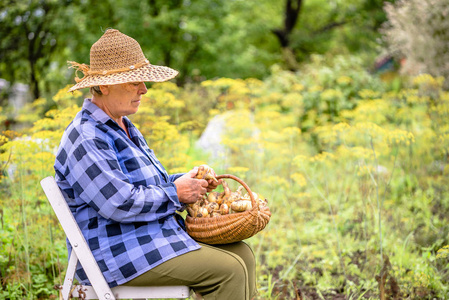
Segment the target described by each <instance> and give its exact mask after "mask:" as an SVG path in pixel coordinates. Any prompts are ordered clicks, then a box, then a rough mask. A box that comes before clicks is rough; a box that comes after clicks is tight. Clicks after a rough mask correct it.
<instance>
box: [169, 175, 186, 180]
mask: <svg viewBox="0 0 449 300" xmlns="http://www.w3.org/2000/svg"><path fill="white" fill-rule="evenodd" d="M184 174H185V173H178V174H171V175H168V180H169V181H170V182H175V180H176V179H178V178H179V177H181V176H182V175H184Z"/></svg>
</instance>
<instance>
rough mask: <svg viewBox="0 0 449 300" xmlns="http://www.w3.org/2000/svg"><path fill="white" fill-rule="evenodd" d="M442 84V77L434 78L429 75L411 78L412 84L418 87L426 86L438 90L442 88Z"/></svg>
mask: <svg viewBox="0 0 449 300" xmlns="http://www.w3.org/2000/svg"><path fill="white" fill-rule="evenodd" d="M443 83H444V77H442V76H440V77H437V78H435V77H433V76H432V75H429V74H420V75H418V76H416V77H415V78H413V84H414V85H416V86H420V87H423V86H427V87H432V88H437V89H438V88H441V87H442V86H443Z"/></svg>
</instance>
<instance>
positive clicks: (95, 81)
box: [69, 64, 179, 92]
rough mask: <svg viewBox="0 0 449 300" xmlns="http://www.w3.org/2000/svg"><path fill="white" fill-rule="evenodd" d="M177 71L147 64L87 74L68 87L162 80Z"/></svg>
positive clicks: (80, 87) (176, 73)
mask: <svg viewBox="0 0 449 300" xmlns="http://www.w3.org/2000/svg"><path fill="white" fill-rule="evenodd" d="M178 73H179V72H178V71H176V70H174V69H171V68H169V67H164V66H155V65H151V64H148V65H146V66H143V67H140V68H138V69H135V70H130V71H127V72H120V73H113V74H109V75H87V76H85V77H84V78H83V79H82V80H81V81H80V82H78V83H77V84H75V85H74V86H72V87H71V88H70V89H69V92H73V91H76V90H79V89H83V88H87V87H92V86H99V85H113V84H120V83H127V82H142V81H144V82H163V81H167V80H170V79H172V78H175V77H176V75H178Z"/></svg>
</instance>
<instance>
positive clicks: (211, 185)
mask: <svg viewBox="0 0 449 300" xmlns="http://www.w3.org/2000/svg"><path fill="white" fill-rule="evenodd" d="M210 172H211V173H212V174H213V175H214V177H217V174H215V171H214V170H213V169H212V168H211V169H210ZM222 182H223V180H222V179H220V180H218V181H216V180H214V179H208V180H207V183H208V184H209V185H208V186H207V187H206V189H207V192H208V193H209V192H211V191H213V190H215V189H216V188H217V187H218V186H219V185H220V184H221V183H222Z"/></svg>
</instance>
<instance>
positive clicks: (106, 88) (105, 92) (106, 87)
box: [99, 85, 109, 95]
mask: <svg viewBox="0 0 449 300" xmlns="http://www.w3.org/2000/svg"><path fill="white" fill-rule="evenodd" d="M99 87H100V91H101V93H102V94H103V95H108V94H109V85H100V86H99Z"/></svg>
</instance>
